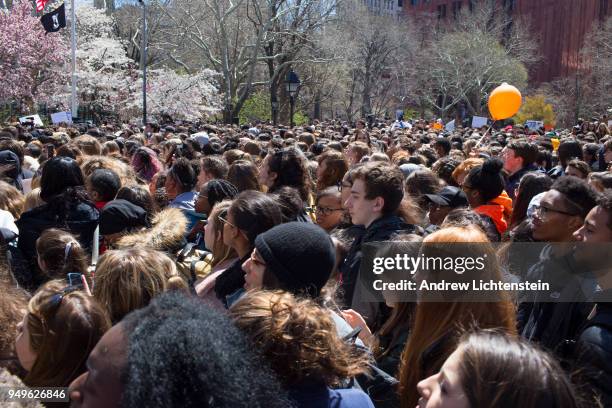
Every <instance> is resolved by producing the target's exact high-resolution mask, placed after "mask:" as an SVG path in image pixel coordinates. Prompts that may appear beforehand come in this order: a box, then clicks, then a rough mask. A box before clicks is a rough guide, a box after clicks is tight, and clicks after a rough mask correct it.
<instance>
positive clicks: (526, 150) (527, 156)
mask: <svg viewBox="0 0 612 408" xmlns="http://www.w3.org/2000/svg"><path fill="white" fill-rule="evenodd" d="M506 148H507V149H512V151H513V152H514V155H515V156H516V157H520V158H522V159H523V167H525V166H528V165H530V164H532V163H535V161H536V159H537V158H538V146H536V145H535V144H534V143H530V142H529V141H527V140H513V141H511V142H510V143H508V144H507V145H506Z"/></svg>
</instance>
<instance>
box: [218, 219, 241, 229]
mask: <svg viewBox="0 0 612 408" xmlns="http://www.w3.org/2000/svg"><path fill="white" fill-rule="evenodd" d="M219 221H221V222H222V223H224V224H227V225H230V226H232V227H234V228H236V229H239V228H238V227H237V226H235V225H234V224H232V223H231V222H229V221H228V220H227V219H225V218H223V217H222V216H219Z"/></svg>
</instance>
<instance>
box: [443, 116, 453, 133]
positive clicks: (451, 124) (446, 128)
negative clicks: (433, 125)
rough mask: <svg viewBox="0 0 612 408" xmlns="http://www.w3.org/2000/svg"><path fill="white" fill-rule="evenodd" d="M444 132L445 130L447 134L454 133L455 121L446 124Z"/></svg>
mask: <svg viewBox="0 0 612 408" xmlns="http://www.w3.org/2000/svg"><path fill="white" fill-rule="evenodd" d="M444 130H446V131H448V132H452V131H454V130H455V119H453V120H451V121H450V122H448V123H447V124H446V126H444Z"/></svg>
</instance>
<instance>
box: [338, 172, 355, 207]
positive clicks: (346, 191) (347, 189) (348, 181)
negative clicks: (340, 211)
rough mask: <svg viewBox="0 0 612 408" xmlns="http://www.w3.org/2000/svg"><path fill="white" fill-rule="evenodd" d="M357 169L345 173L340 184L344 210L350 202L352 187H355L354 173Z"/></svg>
mask: <svg viewBox="0 0 612 408" xmlns="http://www.w3.org/2000/svg"><path fill="white" fill-rule="evenodd" d="M354 171H355V168H352V169H349V170H348V171H347V172H346V173H344V177H342V181H341V182H340V195H341V201H342V208H346V200H348V198H349V196H350V195H351V187H352V186H353V172H354Z"/></svg>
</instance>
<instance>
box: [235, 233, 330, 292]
mask: <svg viewBox="0 0 612 408" xmlns="http://www.w3.org/2000/svg"><path fill="white" fill-rule="evenodd" d="M335 261H336V251H335V248H334V244H333V243H332V240H331V238H330V236H329V234H327V233H326V232H325V230H324V229H322V228H321V227H319V226H318V225H314V224H308V223H303V222H288V223H285V224H280V225H277V226H276V227H274V228H271V229H269V230H268V231H266V232H264V233H262V234H259V235H258V236H257V238H256V239H255V249H254V250H253V252H252V253H251V257H250V258H249V259H247V260H246V261H245V262H244V264H243V266H242V269H244V270H245V271H246V274H245V282H246V283H245V288H246V289H247V290H251V289H261V288H265V289H283V290H286V291H288V292H292V293H295V294H301V295H307V296H309V297H313V298H317V297H318V296H319V294H320V292H321V288H323V286H325V283H327V280H328V279H329V277H330V275H331V273H332V269H333V268H334V264H335Z"/></svg>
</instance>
